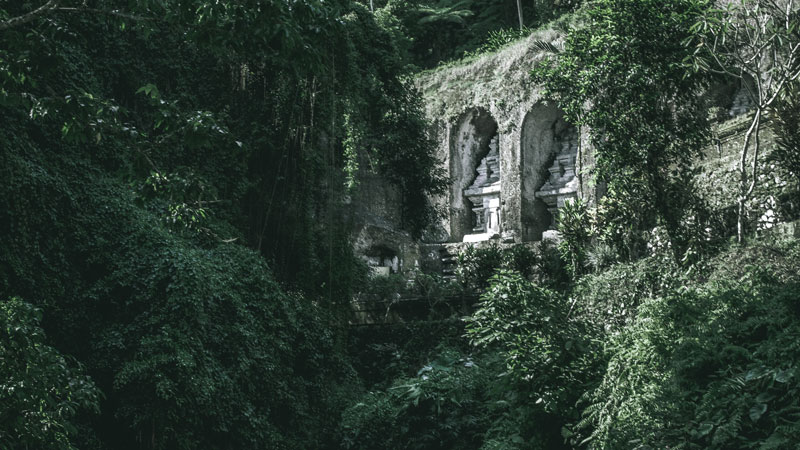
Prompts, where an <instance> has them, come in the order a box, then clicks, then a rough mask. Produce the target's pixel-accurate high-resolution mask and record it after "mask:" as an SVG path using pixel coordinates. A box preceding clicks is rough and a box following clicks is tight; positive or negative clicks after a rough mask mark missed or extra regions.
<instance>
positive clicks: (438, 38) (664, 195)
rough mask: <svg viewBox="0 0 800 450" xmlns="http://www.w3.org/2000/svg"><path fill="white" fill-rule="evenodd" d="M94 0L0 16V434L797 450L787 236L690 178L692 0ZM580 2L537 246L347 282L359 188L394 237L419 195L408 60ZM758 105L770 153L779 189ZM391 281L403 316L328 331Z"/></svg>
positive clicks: (557, 76) (481, 248) (783, 122)
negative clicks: (711, 199) (754, 227)
mask: <svg viewBox="0 0 800 450" xmlns="http://www.w3.org/2000/svg"><path fill="white" fill-rule="evenodd" d="M117 3H118V2H111V1H106V0H88V1H83V0H81V1H78V0H42V1H40V2H38V3H37V2H31V1H25V2H16V3H10V2H6V4H3V5H2V6H0V122H2V124H3V126H2V129H0V178H2V180H3V183H2V184H0V237H2V238H3V239H0V448H2V449H6V448H8V449H14V450H16V449H33V448H48V449H49V448H52V449H78V448H79V449H90V450H91V449H98V450H99V449H150V450H155V449H198V448H203V449H260V448H269V449H306V448H314V449H316V448H319V449H328V448H330V449H334V448H347V449H381V448H386V449H395V448H409V449H431V450H433V449H447V448H452V449H485V450H489V449H558V448H592V449H627V448H641V449H644V448H698V449H699V448H712V449H733V448H763V449H768V448H775V449H782V448H793V446H796V442H798V441H800V403H798V399H799V398H800V373H798V369H797V367H798V366H799V365H800V348H798V341H797V336H798V335H800V328H799V327H798V324H800V317H799V316H800V304H798V298H800V241H798V240H797V239H796V238H793V237H790V238H787V239H785V240H783V239H781V238H780V236H779V235H778V233H777V232H774V233H775V234H773V235H767V236H765V237H761V238H760V239H759V240H753V241H752V242H750V244H749V245H748V246H740V245H735V244H731V243H726V242H725V239H726V237H725V236H723V235H719V236H717V235H711V233H718V232H719V230H717V229H713V228H710V227H709V228H708V229H704V228H705V227H706V226H708V220H707V217H706V215H708V214H712V213H713V212H709V211H708V210H707V209H706V208H705V206H704V205H703V204H702V202H700V201H699V200H697V198H696V196H695V195H694V193H695V192H694V191H695V190H694V188H693V184H692V179H693V178H692V177H693V176H694V175H695V169H696V166H695V165H694V163H695V162H696V161H697V157H698V156H699V153H700V151H701V149H702V147H703V145H704V144H706V141H707V138H708V130H709V129H708V126H707V125H708V124H707V122H706V118H707V111H706V109H705V107H706V105H705V104H704V103H703V102H704V100H703V98H702V96H701V95H700V92H701V89H702V88H703V87H704V86H705V83H706V81H707V80H706V79H705V78H704V77H703V76H702V75H699V74H697V73H694V72H692V71H687V69H686V62H687V61H689V60H691V58H688V56H689V55H691V54H692V52H693V51H692V49H690V48H687V47H686V46H685V45H684V43H685V42H692V40H691V39H690V38H691V37H692V36H693V33H696V32H697V31H698V28H697V27H696V26H694V27H693V24H695V23H696V20H697V18H698V17H700V16H701V15H702V14H703V13H704V12H707V11H708V10H707V9H706V8H707V7H708V6H709V2H706V1H702V0H667V1H655V0H592V1H588V2H585V3H584V2H580V1H566V0H560V1H555V0H553V1H551V0H542V1H539V0H537V1H535V2H525V4H524V5H523V4H522V2H512V1H503V2H491V1H488V0H471V1H466V0H438V1H436V2H433V1H427V0H389V1H387V2H382V1H377V2H374V1H369V2H366V1H365V2H353V1H351V0H334V1H332V2H330V1H329V2H323V1H318V0H302V1H298V2H284V1H279V0H248V1H235V2H234V1H213V2H212V1H206V0H187V1H179V2H159V1H149V0H147V1H134V2H125V4H124V5H120V4H117ZM580 5H583V6H581V7H580V8H581V9H580V10H578V11H577V13H575V16H572V19H570V20H571V22H573V23H574V24H575V25H576V28H574V29H572V30H571V31H570V32H569V33H568V35H567V36H566V41H565V45H564V48H563V51H562V50H560V45H556V44H552V43H549V44H548V43H544V44H541V46H542V48H540V49H547V50H550V51H554V52H556V53H557V55H554V58H553V59H552V60H550V61H549V62H547V61H545V62H543V63H542V64H541V65H540V66H539V67H538V68H537V70H536V72H535V74H536V76H537V77H539V80H541V81H543V82H544V83H546V86H547V88H548V89H549V92H550V93H551V94H552V95H553V96H554V97H556V99H557V100H558V101H559V102H560V105H561V106H562V107H563V108H564V111H565V113H566V118H567V119H568V120H569V121H571V122H572V123H574V124H576V125H580V126H583V127H586V128H585V129H588V130H589V132H590V135H591V139H592V144H593V146H594V148H595V150H596V152H595V154H594V159H595V161H590V162H593V163H594V166H593V170H595V175H596V176H597V177H598V178H597V179H598V180H599V181H600V183H598V184H599V186H597V188H598V189H597V191H598V193H599V194H603V195H601V197H602V198H600V199H598V201H597V202H596V204H594V205H592V206H591V207H590V206H588V205H587V204H586V203H584V202H582V201H574V202H570V203H567V204H565V205H563V207H562V208H560V214H559V217H558V218H557V227H558V231H559V233H560V235H561V241H560V242H558V243H553V242H550V241H544V242H541V243H536V244H525V245H512V244H502V245H494V244H492V245H477V246H474V247H466V248H465V249H464V250H463V251H462V252H461V253H460V254H459V255H458V257H457V258H456V260H457V261H456V262H457V269H456V270H455V273H454V275H455V276H453V277H444V276H441V275H439V274H426V273H421V272H419V271H414V272H413V279H409V278H407V277H406V276H405V275H407V274H408V273H406V274H403V275H394V276H389V277H385V278H376V277H370V276H368V273H367V267H366V264H365V263H364V262H363V261H361V260H359V259H358V258H357V257H356V256H355V255H354V253H353V236H351V232H352V230H353V228H354V227H353V225H354V223H355V222H356V221H357V220H358V216H359V214H360V213H361V211H359V210H358V204H359V198H360V197H359V196H360V195H362V194H364V192H365V191H364V190H367V191H368V190H370V189H373V188H374V187H375V185H374V183H375V182H376V181H375V180H376V179H378V180H379V181H380V182H381V183H385V184H386V185H388V186H389V188H388V189H389V190H390V191H391V192H393V193H394V194H396V198H397V203H398V204H397V205H395V206H396V211H395V212H396V213H397V214H396V219H397V221H398V225H400V226H402V227H403V228H405V230H406V231H407V232H408V233H409V235H410V236H415V237H418V236H420V235H421V233H422V232H423V231H424V230H425V228H426V227H427V226H428V225H430V224H431V223H434V222H435V221H436V220H437V213H438V211H436V209H435V208H434V207H433V203H432V201H431V198H432V197H435V196H436V195H438V194H442V193H443V192H445V188H446V186H447V184H446V182H447V180H445V178H444V170H443V169H442V168H441V165H442V164H441V162H440V161H437V160H436V158H435V152H434V151H435V143H433V142H432V141H431V140H430V139H429V138H428V135H427V131H428V123H427V122H426V118H425V116H424V114H423V105H422V103H421V98H420V96H419V94H418V93H417V92H416V91H415V90H414V88H413V83H412V77H413V74H414V72H413V71H414V70H415V69H417V68H428V67H433V66H435V65H436V64H438V63H439V62H441V61H445V60H448V59H453V58H458V57H460V56H462V55H464V54H467V55H468V56H469V55H478V54H480V53H482V52H491V51H495V50H497V49H498V48H500V47H502V46H503V45H506V44H507V43H508V42H511V41H512V40H514V39H517V38H519V37H522V36H525V35H527V34H529V33H530V29H529V28H527V27H526V26H531V27H534V26H538V25H540V24H542V23H544V22H545V21H548V20H551V19H553V18H555V17H557V16H558V15H559V14H562V13H565V12H570V13H572V12H575V10H576V9H577V8H578V7H579V6H580ZM715 14H716V13H715ZM517 24H519V25H520V26H519V27H517V26H516V25H517ZM790 28H791V27H790ZM795 31H796V30H794V29H793V28H792V33H794V34H796V32H795ZM792 33H790V34H791V36H789V37H787V39H794V38H795V36H794V34H792ZM798 48H800V46H798ZM687 58H688V59H687ZM785 94H786V95H782V96H780V98H778V97H776V102H775V104H774V107H772V108H771V109H770V111H769V114H770V115H771V122H772V123H773V124H774V129H775V134H776V135H777V150H776V151H775V152H773V154H772V155H771V156H770V158H771V159H770V161H771V163H772V164H774V165H776V168H775V170H776V172H782V173H783V172H785V173H787V174H790V175H793V176H795V177H797V176H798V173H800V169H798V164H797V157H796V156H797V154H798V151H797V150H798V149H797V145H798V134H797V129H798V127H797V125H798V122H799V121H798V116H799V115H800V114H798V104H800V102H798V98H797V86H796V84H792V83H788V82H787V91H786V92H785ZM756 136H757V134H756ZM583 156H585V155H581V157H583ZM367 193H369V192H367ZM789 195H792V194H789ZM653 211H655V214H653ZM434 254H435V253H434ZM442 263H443V264H444V262H443V261H442ZM409 273H410V271H409ZM401 297H404V299H405V300H408V299H410V298H412V297H413V298H414V299H415V301H416V303H414V304H415V305H421V306H418V309H421V312H420V311H417V314H416V315H413V316H412V315H411V314H409V315H408V317H413V318H414V319H415V320H409V321H406V322H404V321H403V320H402V319H403V316H402V315H400V314H397V315H396V323H393V324H390V325H383V326H371V325H367V324H365V326H362V327H355V326H350V325H351V324H349V323H348V318H349V317H348V315H349V314H350V312H351V311H350V306H351V304H350V303H351V301H354V302H364V303H369V302H372V304H378V305H380V306H381V307H384V306H385V309H384V310H381V311H380V313H381V315H382V317H383V318H384V319H385V318H386V317H389V315H390V313H395V312H396V311H397V310H399V308H401V306H400V304H401V303H402V302H400V301H399V299H400V298H401ZM453 299H455V300H457V302H454V303H448V301H451V300H453ZM473 302H474V304H473ZM407 303H411V302H407ZM392 308H394V309H392ZM365 321H366V322H369V320H365Z"/></svg>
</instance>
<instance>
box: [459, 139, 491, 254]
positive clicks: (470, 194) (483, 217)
mask: <svg viewBox="0 0 800 450" xmlns="http://www.w3.org/2000/svg"><path fill="white" fill-rule="evenodd" d="M476 171H477V172H478V175H477V176H476V177H475V181H473V182H472V184H471V185H470V186H469V187H468V188H466V189H464V196H465V197H467V199H469V201H470V203H472V212H473V213H474V215H475V221H474V223H473V227H472V232H473V234H468V235H466V236H464V242H474V241H481V240H486V239H489V238H491V237H493V236H495V235H497V234H499V233H500V156H499V153H498V151H497V136H494V137H493V138H492V140H491V141H489V153H488V154H487V155H486V156H485V157H484V158H483V159H482V160H481V162H480V164H479V165H478V167H477V169H476Z"/></svg>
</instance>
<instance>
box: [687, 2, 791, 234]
mask: <svg viewBox="0 0 800 450" xmlns="http://www.w3.org/2000/svg"><path fill="white" fill-rule="evenodd" d="M798 8H800V5H798V4H796V3H795V2H794V0H740V1H735V2H728V3H726V5H725V8H724V9H709V10H707V11H705V12H704V13H703V14H702V15H700V17H699V20H698V21H697V22H696V23H695V25H694V26H693V29H694V30H696V31H697V35H696V36H695V37H693V39H690V40H688V41H687V43H694V46H695V51H694V54H693V58H692V59H691V60H692V63H693V67H694V69H695V70H701V69H702V70H707V71H710V72H714V73H718V74H722V75H725V76H728V77H732V78H734V79H737V80H740V82H741V83H742V85H743V86H744V88H745V89H746V91H747V95H748V97H750V99H751V100H752V103H753V105H754V106H755V113H754V114H753V118H752V120H751V122H750V127H749V128H748V129H747V132H746V133H745V137H744V141H743V143H742V146H741V148H740V151H739V163H738V172H739V192H738V196H737V199H736V202H737V225H736V236H737V239H738V241H739V242H740V243H741V242H743V241H744V235H745V232H746V226H745V222H746V217H747V209H746V208H747V206H746V205H747V201H748V199H749V198H750V196H751V195H752V193H753V190H754V189H755V187H756V183H757V181H758V169H759V162H760V159H759V158H760V156H761V155H760V153H761V139H760V131H761V127H762V125H763V119H764V114H765V113H766V112H767V110H769V109H770V108H771V107H772V106H773V105H774V103H775V102H776V100H778V99H779V98H780V96H781V95H782V94H783V92H784V91H785V89H786V88H787V86H788V85H789V83H791V82H792V81H794V80H796V79H797V78H798V77H800V34H799V33H800V17H799V16H798Z"/></svg>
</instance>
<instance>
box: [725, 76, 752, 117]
mask: <svg viewBox="0 0 800 450" xmlns="http://www.w3.org/2000/svg"><path fill="white" fill-rule="evenodd" d="M746 82H747V81H745V80H742V85H741V86H739V89H738V90H737V91H736V94H735V95H734V96H733V105H732V106H731V109H730V110H729V111H728V115H729V116H731V117H737V116H741V115H742V114H747V113H748V112H749V111H751V110H752V109H753V108H754V106H755V105H753V99H751V98H750V95H749V94H748V92H747V87H746V86H745V85H744V83H746ZM747 83H749V82H747ZM749 84H750V85H751V89H752V83H749Z"/></svg>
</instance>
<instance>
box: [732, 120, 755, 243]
mask: <svg viewBox="0 0 800 450" xmlns="http://www.w3.org/2000/svg"><path fill="white" fill-rule="evenodd" d="M760 122H761V109H760V108H758V109H756V113H755V115H754V116H753V122H752V123H751V124H750V128H748V129H747V133H746V134H745V136H744V143H743V144H742V152H741V154H740V157H739V199H738V207H737V211H736V241H737V242H738V243H739V244H742V243H744V232H745V229H744V227H745V223H744V221H745V216H746V212H747V209H746V204H745V203H746V202H747V199H748V198H749V197H750V194H751V193H752V192H753V188H754V187H755V183H756V178H755V177H756V173H755V167H756V163H757V162H758V161H757V159H758V150H759V148H758V147H759V144H760V143H759V141H758V139H756V142H755V147H756V148H755V149H754V151H753V158H754V160H753V167H754V169H753V179H752V180H750V182H749V183H748V180H747V154H748V153H749V150H750V141H751V139H752V137H753V133H754V132H756V133H757V131H758V127H759V126H760Z"/></svg>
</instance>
